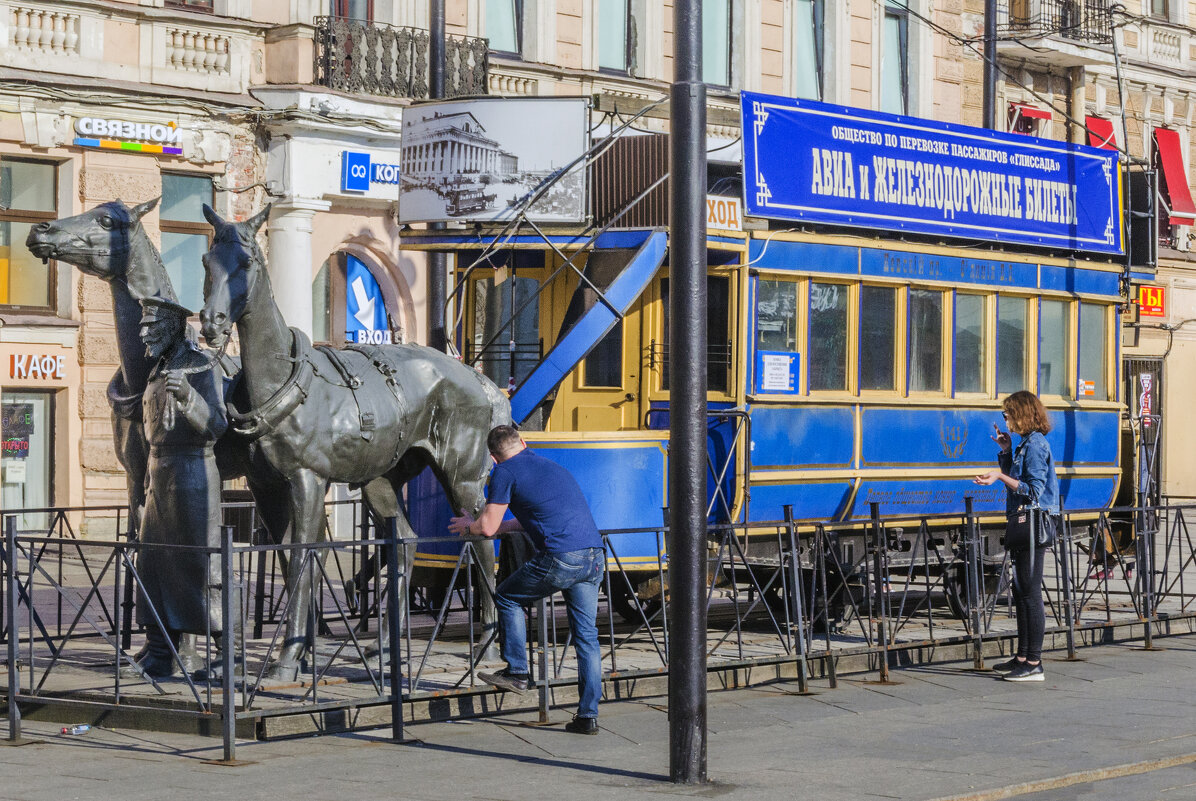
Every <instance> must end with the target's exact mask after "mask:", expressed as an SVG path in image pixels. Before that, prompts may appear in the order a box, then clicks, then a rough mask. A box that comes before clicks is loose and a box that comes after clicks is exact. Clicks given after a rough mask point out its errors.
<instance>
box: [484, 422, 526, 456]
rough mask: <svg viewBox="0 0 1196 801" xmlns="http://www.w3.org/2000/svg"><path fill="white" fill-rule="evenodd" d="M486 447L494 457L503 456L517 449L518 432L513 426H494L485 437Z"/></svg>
mask: <svg viewBox="0 0 1196 801" xmlns="http://www.w3.org/2000/svg"><path fill="white" fill-rule="evenodd" d="M486 447H487V448H488V449H489V450H490V453H491V454H493V455H494V456H505V455H506V454H507V453H508V452H510V451H511V450H513V449H514V448H517V447H519V432H518V431H516V430H515V427H514V426H495V427H494V428H492V429H490V434H489V436H487V437H486Z"/></svg>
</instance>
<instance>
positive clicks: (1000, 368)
mask: <svg viewBox="0 0 1196 801" xmlns="http://www.w3.org/2000/svg"><path fill="white" fill-rule="evenodd" d="M1025 388H1026V299H1025V298H1014V297H1007V296H1002V297H1001V298H999V300H998V303H997V392H998V393H1000V394H1002V395H1007V394H1009V393H1011V392H1017V391H1019V390H1022V389H1025Z"/></svg>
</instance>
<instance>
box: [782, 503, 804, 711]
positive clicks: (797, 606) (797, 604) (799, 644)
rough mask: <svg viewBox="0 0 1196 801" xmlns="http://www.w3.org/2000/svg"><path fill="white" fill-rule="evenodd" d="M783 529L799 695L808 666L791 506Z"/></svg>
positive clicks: (798, 562)
mask: <svg viewBox="0 0 1196 801" xmlns="http://www.w3.org/2000/svg"><path fill="white" fill-rule="evenodd" d="M785 529H786V531H787V533H788V534H789V569H790V571H791V573H792V580H791V581H790V582H789V585H790V589H791V590H792V592H793V600H792V605H793V607H792V608H793V624H794V627H795V629H796V633H797V640H796V642H795V643H794V646H795V647H794V652H795V653H796V654H797V690H798V692H800V693H803V694H804V693H808V692H809V691H810V666H809V663H808V662H807V661H806V625H805V623H806V621H805V615H804V614H802V607H803V605H804V603H805V598H804V591H803V588H802V580H801V563H800V561H799V559H798V550H797V548H798V536H797V526H796V525H795V524H794V522H793V504H791V503H787V504H785Z"/></svg>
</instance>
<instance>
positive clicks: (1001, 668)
mask: <svg viewBox="0 0 1196 801" xmlns="http://www.w3.org/2000/svg"><path fill="white" fill-rule="evenodd" d="M1024 664H1026V660H1024V659H1018V658H1017V657H1016V656H1015V657H1012V658H1011V659H1010V660H1009V661H1008V662H998V663H997V664H995V665H993V672H994V673H1008V672H1010V671H1011V670H1013V669H1014V668H1015V667H1017V666H1018V665H1024Z"/></svg>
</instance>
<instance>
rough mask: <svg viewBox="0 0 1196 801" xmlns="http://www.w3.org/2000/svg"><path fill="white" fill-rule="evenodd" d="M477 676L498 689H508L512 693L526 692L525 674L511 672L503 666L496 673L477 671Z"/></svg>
mask: <svg viewBox="0 0 1196 801" xmlns="http://www.w3.org/2000/svg"><path fill="white" fill-rule="evenodd" d="M478 678H479V679H481V680H482V681H484V682H486V683H487V684H491V685H493V686H495V687H497V688H498V689H500V690H510V691H511V692H513V693H523V692H527V674H526V673H512V672H511V669H510V668H503V669H502V670H500V671H498V672H497V673H478Z"/></svg>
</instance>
